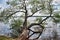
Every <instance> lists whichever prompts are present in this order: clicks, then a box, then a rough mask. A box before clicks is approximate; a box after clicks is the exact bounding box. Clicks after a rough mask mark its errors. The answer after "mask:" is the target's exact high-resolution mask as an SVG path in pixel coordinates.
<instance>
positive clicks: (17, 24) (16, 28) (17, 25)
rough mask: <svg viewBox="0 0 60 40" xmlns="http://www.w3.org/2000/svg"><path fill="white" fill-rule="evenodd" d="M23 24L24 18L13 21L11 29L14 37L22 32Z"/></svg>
mask: <svg viewBox="0 0 60 40" xmlns="http://www.w3.org/2000/svg"><path fill="white" fill-rule="evenodd" d="M22 25H23V21H22V19H13V20H12V21H11V29H12V33H11V36H12V37H13V38H14V37H18V35H19V34H20V33H21V30H22V27H23V26H22Z"/></svg>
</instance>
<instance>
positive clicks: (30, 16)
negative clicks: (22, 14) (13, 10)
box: [28, 9, 41, 17]
mask: <svg viewBox="0 0 60 40" xmlns="http://www.w3.org/2000/svg"><path fill="white" fill-rule="evenodd" d="M40 10H41V9H39V10H36V11H35V12H34V13H32V15H29V16H28V17H31V16H33V15H34V14H35V13H37V12H38V11H40Z"/></svg>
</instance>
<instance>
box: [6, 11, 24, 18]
mask: <svg viewBox="0 0 60 40" xmlns="http://www.w3.org/2000/svg"><path fill="white" fill-rule="evenodd" d="M10 12H11V11H10ZM18 12H24V11H16V12H14V13H12V14H10V15H9V16H7V18H6V19H8V18H9V17H11V16H12V15H14V14H16V13H18ZM24 13H25V12H24Z"/></svg>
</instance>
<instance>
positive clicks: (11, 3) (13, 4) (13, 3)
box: [6, 0, 18, 6]
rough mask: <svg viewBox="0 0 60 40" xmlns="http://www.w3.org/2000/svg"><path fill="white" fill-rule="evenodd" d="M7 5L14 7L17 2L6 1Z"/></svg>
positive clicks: (13, 0)
mask: <svg viewBox="0 0 60 40" xmlns="http://www.w3.org/2000/svg"><path fill="white" fill-rule="evenodd" d="M6 3H7V4H8V5H9V4H10V5H12V6H16V5H17V4H18V3H17V0H12V1H8V2H6Z"/></svg>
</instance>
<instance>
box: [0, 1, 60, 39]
mask: <svg viewBox="0 0 60 40" xmlns="http://www.w3.org/2000/svg"><path fill="white" fill-rule="evenodd" d="M7 4H8V5H9V6H8V7H7V8H6V9H4V10H3V11H2V12H1V16H0V17H3V19H0V20H2V21H5V20H6V21H5V22H9V23H11V25H12V27H13V28H14V27H15V28H14V29H15V30H17V28H20V27H22V30H21V33H20V34H19V35H18V40H28V39H29V38H30V37H31V36H32V35H34V34H39V35H38V37H36V38H33V40H36V39H38V38H39V37H40V36H41V34H42V32H43V29H44V28H45V24H46V22H47V21H46V20H47V19H49V18H52V19H53V20H52V21H53V22H55V23H58V22H60V21H59V20H60V15H59V11H55V9H54V5H53V0H8V1H7ZM56 13H57V14H56ZM37 14H38V15H37ZM34 15H36V16H34ZM46 15H47V16H46ZM30 17H33V18H30ZM34 17H36V18H34ZM43 17H44V18H43ZM29 18H30V20H32V19H35V21H34V22H33V23H31V22H32V21H29V20H28V19H29ZM21 19H22V20H21ZM16 20H17V21H16ZM19 20H20V21H19ZM12 21H13V22H12ZM22 21H23V22H22ZM50 21H51V20H50ZM21 23H22V24H21ZM37 25H38V26H39V27H36V28H35V29H37V30H38V29H39V28H41V29H39V30H38V31H36V30H35V31H33V30H32V29H31V28H32V27H34V26H37ZM13 28H12V29H13ZM30 32H33V33H32V34H30Z"/></svg>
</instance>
